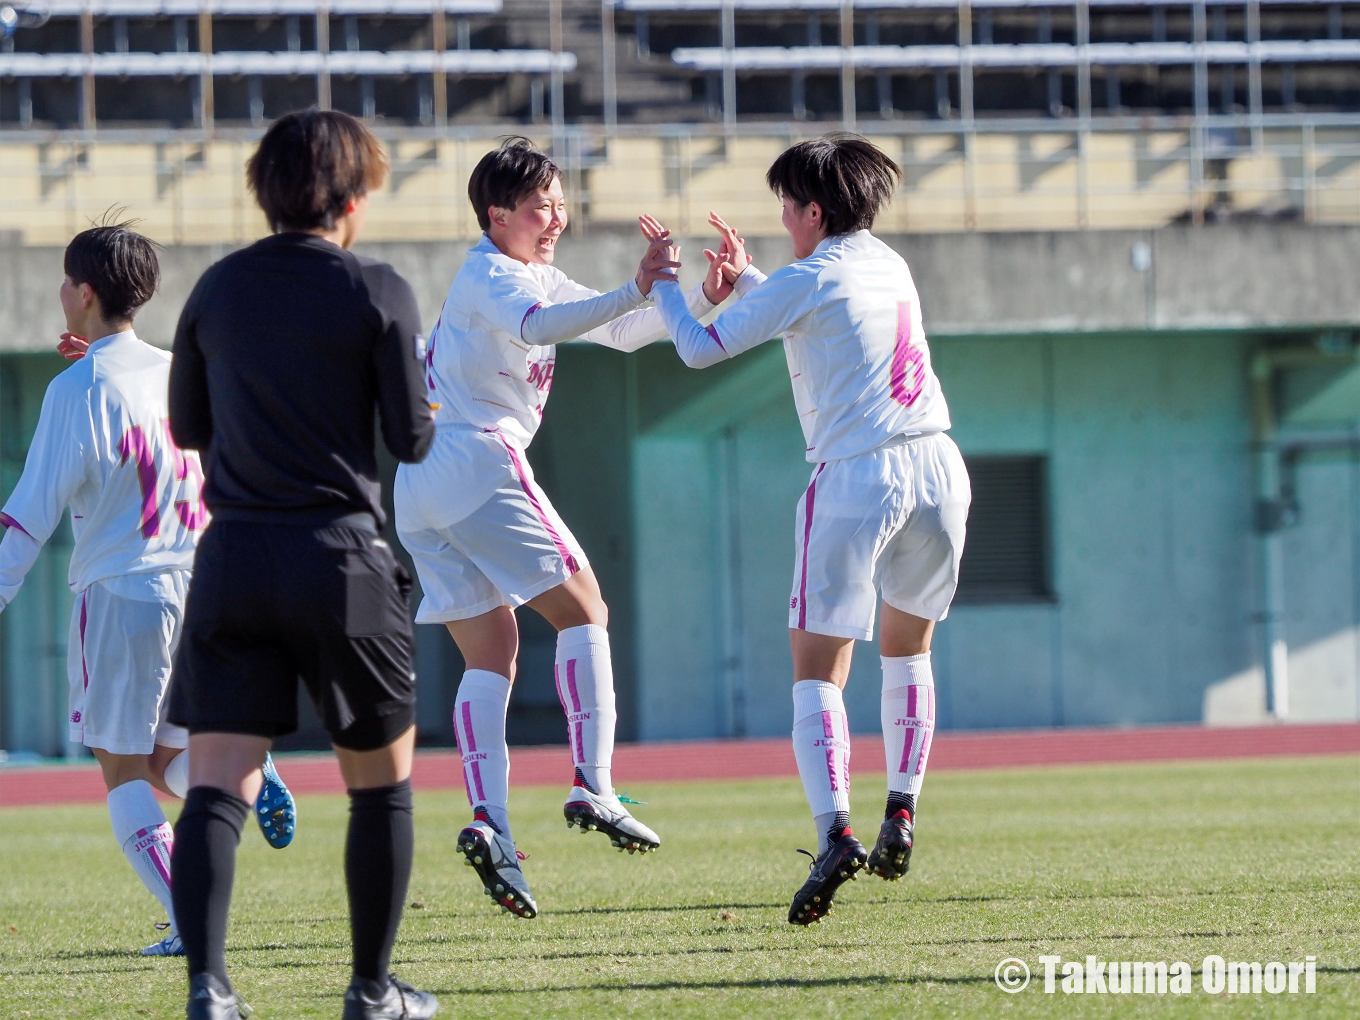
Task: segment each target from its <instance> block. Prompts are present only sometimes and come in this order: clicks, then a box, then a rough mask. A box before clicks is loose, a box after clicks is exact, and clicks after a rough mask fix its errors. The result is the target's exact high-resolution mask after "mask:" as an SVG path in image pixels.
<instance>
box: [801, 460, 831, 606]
mask: <svg viewBox="0 0 1360 1020" xmlns="http://www.w3.org/2000/svg"><path fill="white" fill-rule="evenodd" d="M825 467H826V465H825V464H818V465H817V473H816V474H815V475H813V476H812V481H811V482H810V483H808V487H807V496H806V502H805V503H804V505H803V564H802V571H801V575H802V576H801V578H800V580H799V582H798V629H799V630H807V558H808V542H809V541H811V539H812V510H813V507H814V505H815V503H816V500H817V479H818V478H820V477H821V474H822V469H823V468H825Z"/></svg>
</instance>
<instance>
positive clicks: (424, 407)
mask: <svg viewBox="0 0 1360 1020" xmlns="http://www.w3.org/2000/svg"><path fill="white" fill-rule="evenodd" d="M247 173H248V176H249V181H250V186H251V188H252V189H253V191H254V193H255V197H256V199H257V200H258V201H259V203H260V206H261V207H262V208H263V210H264V213H265V216H266V218H267V219H268V221H269V224H270V226H271V227H272V228H273V230H274V231H275V233H274V234H273V235H272V236H270V237H267V238H265V239H264V240H261V241H258V242H256V243H255V244H253V245H251V246H250V247H249V248H246V249H244V250H242V251H238V252H236V253H234V254H232V255H229V256H227V257H226V258H225V259H223V260H222V261H221V262H218V263H217V264H216V265H214V266H212V267H211V268H210V269H209V270H208V271H207V272H206V273H204V274H203V277H202V279H200V280H199V281H198V285H197V286H196V287H195V288H194V291H193V293H192V294H191V295H190V297H189V301H188V303H187V304H186V305H185V308H184V312H183V314H182V315H181V316H180V321H179V329H178V331H177V332H176V334H175V348H174V361H173V363H172V366H171V371H170V429H171V432H172V434H173V435H174V438H175V441H176V442H177V443H178V444H179V445H180V446H182V447H184V448H186V449H191V450H201V451H203V452H204V454H205V457H204V461H205V464H206V465H207V470H206V479H207V480H206V485H205V487H204V490H203V498H204V500H205V502H206V503H207V504H208V507H209V509H211V511H212V515H213V516H212V523H211V524H210V525H209V526H208V530H207V532H206V533H205V534H204V536H203V539H202V541H201V543H200V544H199V547H198V555H197V559H196V561H195V565H194V579H193V583H192V585H191V588H190V592H189V597H188V604H187V607H186V610H185V625H184V637H183V639H182V641H181V644H180V648H179V653H178V657H177V659H176V663H175V685H174V688H173V693H172V695H171V706H170V717H171V718H172V719H174V721H175V722H177V723H179V724H180V725H183V726H186V727H188V729H189V733H190V737H189V750H190V757H189V761H190V766H189V767H190V775H189V783H190V787H191V788H190V790H189V795H188V797H187V798H186V799H185V803H184V810H183V813H182V814H181V815H180V817H179V822H178V824H177V825H176V826H175V847H174V853H173V859H172V879H173V883H172V884H173V890H174V900H175V916H176V918H177V920H178V922H179V930H180V935H181V937H182V938H183V940H184V948H185V953H186V955H187V956H188V962H189V979H190V989H189V1003H188V1017H189V1020H236V1018H237V1017H238V1016H239V1015H240V1014H239V1012H238V1005H237V999H236V997H235V994H234V993H233V992H232V990H231V985H230V983H229V982H228V980H227V973H226V937H227V912H228V909H229V906H230V902H231V886H232V878H233V874H234V871H235V859H236V846H237V843H238V842H239V840H240V836H241V829H242V826H243V824H244V822H245V819H246V815H247V813H248V811H249V805H250V804H252V803H253V802H254V800H255V795H256V790H257V788H258V786H259V775H260V773H259V767H260V764H261V762H262V761H263V760H264V755H265V752H266V751H267V750H268V749H269V747H270V744H271V742H272V741H273V739H274V738H275V737H278V736H281V735H283V734H285V733H291V732H292V731H293V730H295V729H296V728H297V681H298V678H299V677H301V678H302V681H303V683H305V684H306V685H307V690H308V692H309V693H310V695H311V697H312V701H313V703H314V704H315V705H316V707H317V711H318V712H319V713H320V715H321V718H322V720H323V721H324V723H325V725H326V729H327V730H328V732H329V733H330V736H331V741H332V743H333V744H334V746H335V751H336V755H337V757H338V758H339V761H340V771H341V773H342V774H343V775H344V778H345V784H346V786H348V788H349V796H350V819H349V834H348V838H347V840H346V844H345V877H346V882H347V884H348V887H349V903H350V928H351V934H352V938H353V943H354V977H353V981H352V982H351V984H350V987H349V990H348V991H347V992H346V993H345V1005H344V1017H345V1020H361V1018H363V1020H379V1018H386V1017H394V1018H395V1017H409V1018H413V1020H416V1018H422V1017H430V1016H433V1015H434V1013H435V1011H436V1010H437V1008H438V1004H437V1003H436V1002H435V999H434V997H433V996H431V995H429V994H428V993H425V992H418V991H416V990H415V989H413V988H411V987H410V986H409V985H406V984H404V983H402V982H398V981H396V979H395V978H393V977H390V976H389V974H388V960H389V957H390V955H391V951H392V943H393V941H394V939H395V938H396V933H397V927H398V925H399V924H400V923H401V912H402V905H403V903H404V900H405V896H406V886H407V882H408V880H409V878H410V873H411V854H412V847H413V843H414V827H413V823H412V816H411V785H410V774H411V754H412V750H413V748H414V746H415V726H414V725H413V722H414V717H415V713H414V707H415V691H414V674H413V672H412V652H411V649H412V645H411V624H410V619H409V616H408V611H407V599H408V596H409V594H410V588H411V580H410V577H409V576H408V575H407V574H406V572H405V570H404V569H403V568H402V567H401V566H400V565H399V564H398V563H397V561H396V559H394V558H393V556H392V551H391V550H390V549H389V548H388V546H387V544H386V543H385V542H384V541H383V540H382V539H381V538H379V537H378V535H379V529H380V528H381V527H382V524H383V511H382V503H381V500H380V495H379V481H378V466H377V462H376V459H375V456H374V433H375V417H376V419H378V420H380V421H381V426H382V435H383V440H384V441H385V443H386V444H387V448H388V449H389V450H391V451H392V453H393V455H394V456H396V457H397V459H399V460H402V461H407V462H414V461H418V460H420V459H421V458H422V457H424V456H425V454H426V452H427V451H428V450H429V448H430V443H431V441H432V440H433V438H434V423H433V415H432V412H431V410H430V406H429V403H428V401H427V400H426V395H425V394H426V391H425V384H424V378H423V367H424V361H423V359H424V347H425V342H424V340H423V338H422V337H421V328H420V317H419V312H418V310H417V308H416V301H415V295H414V294H413V293H412V291H411V287H410V285H409V284H407V282H406V281H405V280H403V279H402V278H401V277H400V276H398V275H397V273H396V271H395V270H393V269H392V267H391V266H388V265H386V264H385V263H381V262H376V261H373V260H371V259H365V258H359V257H357V256H355V255H353V254H351V253H350V252H349V250H348V249H349V247H350V245H351V244H352V243H353V242H354V240H355V238H356V237H357V236H358V234H359V231H360V229H361V227H362V226H363V221H364V215H365V213H366V211H367V208H368V199H367V195H368V192H369V191H370V190H371V189H372V188H375V187H377V186H379V185H380V184H381V183H382V181H383V180H384V178H385V176H386V173H387V166H386V163H385V160H384V158H383V154H382V150H381V148H380V147H379V145H378V143H377V141H376V139H374V137H373V136H372V135H371V134H370V133H369V132H368V131H367V130H366V129H365V128H364V127H363V125H362V124H360V123H359V122H358V121H357V120H355V119H354V118H353V117H350V116H348V115H346V114H343V113H335V112H330V111H325V112H323V111H320V110H308V111H305V112H302V113H293V114H289V115H287V116H285V117H283V118H281V119H280V120H278V121H276V122H275V124H274V125H273V126H272V127H271V128H270V129H269V131H268V133H267V134H266V135H265V136H264V138H263V139H262V140H261V142H260V147H259V149H258V150H257V151H256V153H255V154H254V156H252V157H251V160H250V162H249V164H248V166H247Z"/></svg>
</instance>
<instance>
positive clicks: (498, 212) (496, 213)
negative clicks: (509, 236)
mask: <svg viewBox="0 0 1360 1020" xmlns="http://www.w3.org/2000/svg"><path fill="white" fill-rule="evenodd" d="M486 215H487V218H488V219H490V220H491V222H492V223H494V224H496V226H498V227H503V226H505V221H506V218H507V217H508V216H509V215H510V210H509V209H506V208H505V207H504V206H500V205H492V206H487V209H486Z"/></svg>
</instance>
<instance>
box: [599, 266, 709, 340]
mask: <svg viewBox="0 0 1360 1020" xmlns="http://www.w3.org/2000/svg"><path fill="white" fill-rule="evenodd" d="M685 304H686V305H687V306H688V307H689V312H690V314H691V315H693V316H694V317H695V318H696V319H701V318H703V317H704V316H705V315H707V314H708V313H709V312H711V311H713V309H714V308H715V307H716V306H715V305H714V304H713V303H712V302H711V301H709V300H708V298H706V297H704V286H703V284H702V283H701V284H697V285H695V286H694V287H691V288H690V289H689V290H688V291H686V293H685ZM667 335H668V334H667V332H666V323H665V322H664V321H663V320H662V318H661V311H660V309H658V308H656V307H655V306H653V307H652V308H639V309H637V310H636V311H633V312H627V313H626V314H624V315H620V316H619V317H618V318H617V319H615V320H614V321H613V322H607V323H605V324H604V325H603V326H600V327H599V328H598V329H592V330H591V331H590V332H589V333H587V334H586V335H585V336H583V337H582V338H581V339H583V340H589V341H590V342H591V343H595V344H600V345H601V346H604V347H612V348H613V349H614V350H616V351H624V352H625V353H630V354H631V353H632V352H633V351H637V350H641V349H642V348H643V347H646V346H647V345H648V344H651V343H655V342H656V341H658V340H664V339H666V336H667Z"/></svg>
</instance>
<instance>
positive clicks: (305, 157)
mask: <svg viewBox="0 0 1360 1020" xmlns="http://www.w3.org/2000/svg"><path fill="white" fill-rule="evenodd" d="M386 179H387V157H386V156H384V155H383V151H382V146H381V145H379V144H378V140H377V139H376V138H374V137H373V133H372V132H371V131H369V130H368V128H366V127H364V125H363V124H361V123H360V122H359V121H358V120H356V119H355V118H354V117H351V116H350V115H349V114H347V113H341V112H340V111H339V110H318V109H315V108H313V109H310V110H298V111H296V112H294V113H286V114H284V115H283V116H282V117H280V118H279V119H278V120H276V121H274V123H273V125H271V126H270V128H269V130H268V131H266V132H265V133H264V137H263V138H261V139H260V145H259V148H257V149H256V150H255V153H254V155H252V156H251V157H250V160H249V161H248V162H247V163H246V180H247V181H248V182H249V183H250V190H251V191H253V192H255V200H256V201H257V202H259V203H260V208H261V209H263V210H264V215H265V219H267V220H268V221H269V227H270V229H271V230H317V229H322V230H330V229H332V228H333V227H334V226H335V221H336V220H337V219H339V218H340V217H341V216H343V215H344V214H345V206H346V205H348V204H349V202H350V201H351V200H353V199H356V198H361V197H362V196H364V195H366V194H368V192H369V191H370V190H372V189H373V188H377V187H381V185H382V182H383V181H384V180H386Z"/></svg>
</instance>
